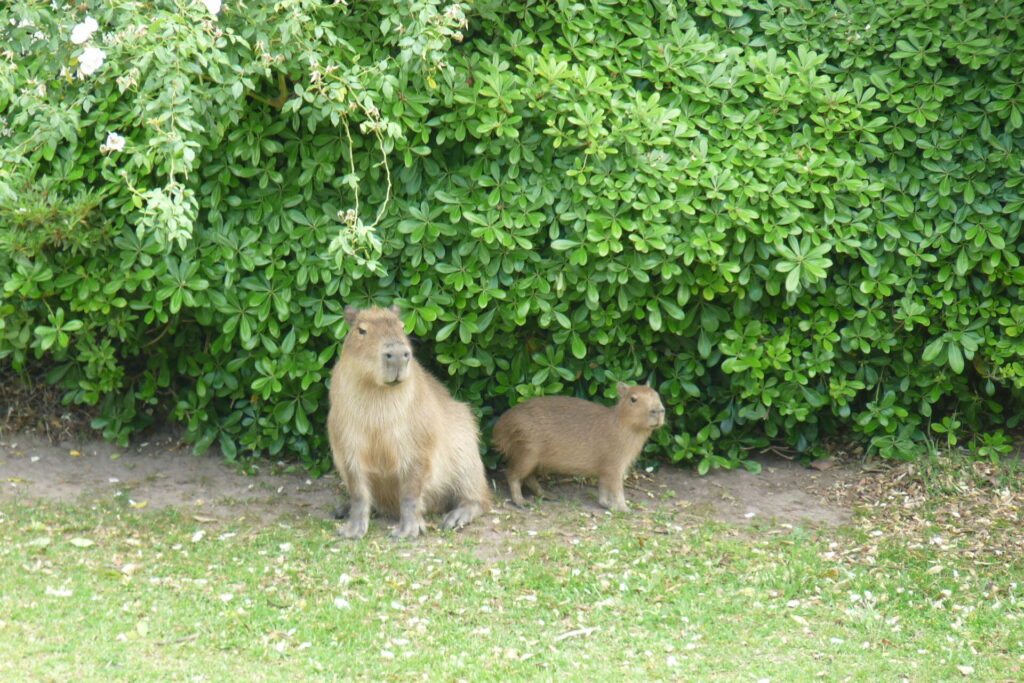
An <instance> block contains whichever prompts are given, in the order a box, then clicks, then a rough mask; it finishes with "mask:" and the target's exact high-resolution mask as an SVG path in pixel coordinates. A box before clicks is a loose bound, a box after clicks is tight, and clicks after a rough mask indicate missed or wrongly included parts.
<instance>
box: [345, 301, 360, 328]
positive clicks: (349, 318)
mask: <svg viewBox="0 0 1024 683" xmlns="http://www.w3.org/2000/svg"><path fill="white" fill-rule="evenodd" d="M357 315H359V309H358V308H356V307H355V306H346V307H345V322H347V323H348V326H349V327H352V325H353V324H354V323H355V321H356V316H357Z"/></svg>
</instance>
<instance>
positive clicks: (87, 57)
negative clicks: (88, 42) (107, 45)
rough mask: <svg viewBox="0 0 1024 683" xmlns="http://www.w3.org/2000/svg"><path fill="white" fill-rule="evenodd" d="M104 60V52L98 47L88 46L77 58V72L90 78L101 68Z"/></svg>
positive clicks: (105, 55) (105, 54)
mask: <svg viewBox="0 0 1024 683" xmlns="http://www.w3.org/2000/svg"><path fill="white" fill-rule="evenodd" d="M106 58H107V53H106V52H104V51H103V50H101V49H99V48H98V47H92V46H89V47H87V48H85V49H84V50H82V54H80V55H79V56H78V70H79V71H81V72H82V74H83V75H85V76H91V75H92V74H94V73H96V69H98V68H100V67H101V66H103V60H104V59H106Z"/></svg>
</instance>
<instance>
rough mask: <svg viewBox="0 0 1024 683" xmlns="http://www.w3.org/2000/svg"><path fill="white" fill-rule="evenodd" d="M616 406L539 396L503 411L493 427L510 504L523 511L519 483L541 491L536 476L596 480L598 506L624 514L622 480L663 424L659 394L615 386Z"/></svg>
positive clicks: (634, 387) (663, 418)
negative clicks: (503, 460) (503, 459)
mask: <svg viewBox="0 0 1024 683" xmlns="http://www.w3.org/2000/svg"><path fill="white" fill-rule="evenodd" d="M617 389H618V392H619V402H618V403H616V404H615V405H614V406H603V405H600V404H598V403H592V402H591V401H584V400H583V399H580V398H572V397H570V396H540V397H537V398H531V399H529V400H526V401H523V402H522V403H520V404H519V405H517V406H514V407H513V408H510V409H509V410H508V411H506V412H505V413H504V414H503V415H502V416H501V417H500V418H499V419H498V421H497V423H495V425H494V433H493V439H492V440H493V442H494V447H495V448H496V449H497V450H498V451H500V452H501V453H504V454H505V455H506V456H508V486H509V489H510V490H511V493H512V502H513V503H515V504H516V505H519V506H522V505H523V504H524V501H523V492H522V487H521V484H524V483H525V484H526V486H527V487H528V488H529V489H530V490H531V491H533V493H534V494H535V495H537V496H542V495H545V491H544V490H543V489H542V488H541V487H540V483H539V482H538V481H537V474H538V473H539V474H556V473H557V474H574V475H585V476H596V477H597V491H598V495H597V500H598V503H600V504H601V506H602V507H606V508H610V509H612V510H622V511H625V510H626V509H627V508H626V497H625V494H624V493H623V490H622V484H623V480H624V479H625V476H626V472H627V471H628V470H629V467H630V465H632V464H633V461H634V460H636V457H637V456H638V455H640V449H642V448H643V446H644V443H646V442H647V438H648V437H649V436H650V435H651V432H652V431H654V430H655V429H657V428H658V427H660V426H662V425H663V424H664V423H665V408H664V406H662V404H661V398H660V397H659V396H658V392H656V391H655V390H654V389H652V388H650V387H648V386H629V385H627V384H624V383H622V382H619V384H618V386H617Z"/></svg>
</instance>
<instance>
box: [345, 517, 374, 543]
mask: <svg viewBox="0 0 1024 683" xmlns="http://www.w3.org/2000/svg"><path fill="white" fill-rule="evenodd" d="M368 526H369V524H368V523H367V520H365V519H364V520H358V519H350V520H349V521H348V524H346V525H345V526H343V527H341V528H340V529H338V535H339V536H341V537H342V538H362V537H363V536H365V535H366V529H367V527H368Z"/></svg>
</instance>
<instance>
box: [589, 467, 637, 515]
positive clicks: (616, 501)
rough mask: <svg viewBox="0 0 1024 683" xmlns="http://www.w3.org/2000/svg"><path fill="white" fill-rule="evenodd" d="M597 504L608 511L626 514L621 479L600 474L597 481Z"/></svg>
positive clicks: (626, 508)
mask: <svg viewBox="0 0 1024 683" xmlns="http://www.w3.org/2000/svg"><path fill="white" fill-rule="evenodd" d="M597 502H598V504H599V505H600V506H601V507H603V508H607V509H609V510H617V511H619V512H626V511H628V510H629V508H628V507H626V494H625V493H624V492H623V490H622V477H619V476H615V475H605V474H602V475H601V476H600V478H599V479H598V480H597Z"/></svg>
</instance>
